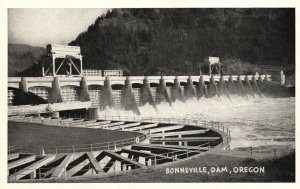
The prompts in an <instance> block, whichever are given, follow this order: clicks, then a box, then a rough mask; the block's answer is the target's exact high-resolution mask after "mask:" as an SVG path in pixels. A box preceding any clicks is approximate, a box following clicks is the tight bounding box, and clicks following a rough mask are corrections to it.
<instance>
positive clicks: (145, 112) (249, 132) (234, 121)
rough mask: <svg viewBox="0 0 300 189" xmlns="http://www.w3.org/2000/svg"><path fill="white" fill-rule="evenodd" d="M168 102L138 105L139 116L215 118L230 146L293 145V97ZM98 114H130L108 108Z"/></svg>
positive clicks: (208, 119)
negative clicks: (228, 134)
mask: <svg viewBox="0 0 300 189" xmlns="http://www.w3.org/2000/svg"><path fill="white" fill-rule="evenodd" d="M172 105H173V107H170V106H169V105H168V104H167V103H161V104H159V105H158V106H157V109H158V112H156V111H155V110H154V109H153V108H152V106H150V105H145V106H143V107H140V112H141V116H146V117H150V116H151V117H163V118H193V119H194V118H197V119H200V120H207V121H218V122H220V123H221V125H224V126H225V127H228V128H229V129H230V131H231V137H232V142H231V148H236V149H243V148H245V147H250V146H252V147H254V148H257V149H265V148H270V147H287V148H289V149H294V148H295V98H265V97H258V96H256V97H250V96H249V97H248V99H247V98H243V97H239V96H234V97H231V99H229V98H227V97H221V98H218V97H215V98H205V99H200V100H196V99H190V100H188V101H187V102H186V103H183V102H180V101H176V102H174V103H173V104H172ZM101 114H102V115H103V114H106V115H116V114H119V115H133V114H132V113H131V112H117V111H115V110H109V109H107V110H105V111H104V112H101Z"/></svg>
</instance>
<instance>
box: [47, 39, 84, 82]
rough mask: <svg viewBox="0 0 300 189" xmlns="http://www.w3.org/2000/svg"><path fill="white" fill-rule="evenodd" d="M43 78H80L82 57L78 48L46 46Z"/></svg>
mask: <svg viewBox="0 0 300 189" xmlns="http://www.w3.org/2000/svg"><path fill="white" fill-rule="evenodd" d="M42 75H43V77H47V76H51V77H57V76H58V77H64V76H71V77H72V76H82V55H81V51H80V47H78V46H64V45H54V44H49V45H47V57H46V61H45V62H44V63H43V66H42Z"/></svg>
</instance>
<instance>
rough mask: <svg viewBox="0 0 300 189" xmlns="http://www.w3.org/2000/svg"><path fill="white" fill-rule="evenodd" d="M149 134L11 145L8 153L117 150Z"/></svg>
mask: <svg viewBox="0 0 300 189" xmlns="http://www.w3.org/2000/svg"><path fill="white" fill-rule="evenodd" d="M147 137H148V135H144V134H141V135H139V136H136V137H132V138H128V139H123V140H116V141H111V142H102V143H94V144H81V145H66V146H9V147H8V154H12V153H24V154H39V155H45V154H59V153H76V152H89V151H90V152H92V151H101V150H116V149H120V148H123V147H126V146H130V145H133V144H137V143H139V142H142V141H144V140H145V139H146V138H147Z"/></svg>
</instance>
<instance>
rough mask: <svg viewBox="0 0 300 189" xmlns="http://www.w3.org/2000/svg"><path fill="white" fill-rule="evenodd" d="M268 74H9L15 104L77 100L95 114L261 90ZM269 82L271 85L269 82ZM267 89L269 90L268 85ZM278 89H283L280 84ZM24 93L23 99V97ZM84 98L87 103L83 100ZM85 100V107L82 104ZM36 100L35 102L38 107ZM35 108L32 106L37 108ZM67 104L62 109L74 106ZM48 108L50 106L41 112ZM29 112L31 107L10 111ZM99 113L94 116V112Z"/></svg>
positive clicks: (265, 84) (137, 112) (254, 92)
mask: <svg viewBox="0 0 300 189" xmlns="http://www.w3.org/2000/svg"><path fill="white" fill-rule="evenodd" d="M270 78H271V76H270V75H253V76H250V77H249V76H244V75H239V76H208V75H202V76H146V77H144V76H142V77H140V76H131V77H129V76H127V77H91V76H86V77H22V78H21V77H13V78H8V90H9V92H10V94H9V99H10V103H11V106H10V107H11V108H12V107H14V106H18V107H21V105H37V104H40V105H42V104H49V106H51V105H52V104H61V106H63V105H64V104H65V105H67V103H76V102H77V104H78V107H79V109H83V108H85V109H90V112H92V115H94V116H97V115H96V114H97V112H98V111H101V110H104V109H105V108H107V107H109V108H115V109H119V110H131V111H133V112H135V113H136V114H139V106H143V105H145V104H147V103H149V104H150V105H152V106H153V107H154V109H156V105H157V104H159V103H161V102H167V103H169V105H170V106H172V102H174V101H176V100H180V101H183V102H184V101H185V100H187V99H189V98H198V99H199V98H209V97H214V96H227V97H229V98H230V96H231V95H240V96H244V97H245V98H247V95H254V94H257V95H261V94H262V93H267V92H268V90H269V91H271V90H274V89H270V87H269V86H271V87H275V88H280V87H283V86H277V85H275V84H273V83H271V81H270ZM268 87H269V88H268ZM267 89H268V90H267ZM279 90H280V89H279ZM20 99H22V100H20ZM84 102H85V103H84ZM87 102H90V104H87ZM79 104H82V107H81V106H80V105H79ZM36 107H37V106H35V107H34V108H36ZM34 108H32V107H31V108H29V109H31V110H33V109H34ZM72 108H74V106H73V107H69V108H68V107H67V106H66V108H65V109H61V110H68V109H72ZM40 113H46V112H40ZM21 114H23V115H24V114H30V112H27V113H26V112H23V113H22V112H19V113H13V114H12V115H21ZM94 118H96V117H94Z"/></svg>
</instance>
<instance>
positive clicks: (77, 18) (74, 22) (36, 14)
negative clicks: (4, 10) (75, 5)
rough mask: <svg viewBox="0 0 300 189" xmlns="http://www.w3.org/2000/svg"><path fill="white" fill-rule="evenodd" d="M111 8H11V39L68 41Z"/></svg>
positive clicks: (38, 42) (40, 43) (43, 43)
mask: <svg viewBox="0 0 300 189" xmlns="http://www.w3.org/2000/svg"><path fill="white" fill-rule="evenodd" d="M107 10H108V9H87V8H84V9H27V8H26V9H25V8H22V9H19V8H18V9H16V8H13V9H8V42H9V43H14V44H27V45H32V46H40V47H45V46H46V45H47V44H61V45H67V44H68V43H69V42H71V41H72V40H74V39H75V38H76V37H77V36H78V35H79V34H80V33H81V32H84V31H86V30H87V28H88V26H90V25H91V24H93V23H94V22H95V20H96V18H97V17H98V16H101V15H102V14H103V13H106V11H107Z"/></svg>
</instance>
